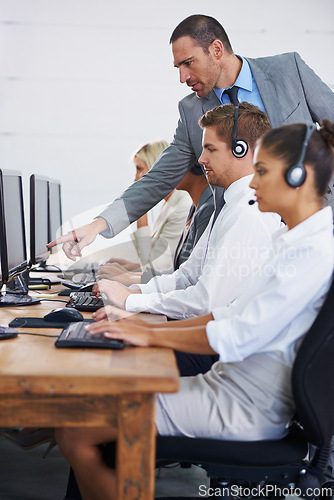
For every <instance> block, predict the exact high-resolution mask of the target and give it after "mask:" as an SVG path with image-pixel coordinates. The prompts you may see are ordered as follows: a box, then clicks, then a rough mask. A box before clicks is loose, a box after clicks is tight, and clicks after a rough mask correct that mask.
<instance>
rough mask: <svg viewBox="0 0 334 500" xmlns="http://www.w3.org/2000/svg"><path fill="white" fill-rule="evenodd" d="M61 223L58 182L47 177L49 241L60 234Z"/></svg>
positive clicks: (59, 187)
mask: <svg viewBox="0 0 334 500" xmlns="http://www.w3.org/2000/svg"><path fill="white" fill-rule="evenodd" d="M62 223H63V219H62V207H61V186H60V182H59V181H56V180H54V179H49V241H53V240H55V239H56V238H57V236H61V232H59V231H61V226H62Z"/></svg>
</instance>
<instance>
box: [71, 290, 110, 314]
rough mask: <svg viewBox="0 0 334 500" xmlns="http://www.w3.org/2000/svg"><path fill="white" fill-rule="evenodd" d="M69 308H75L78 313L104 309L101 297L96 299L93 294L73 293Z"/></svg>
mask: <svg viewBox="0 0 334 500" xmlns="http://www.w3.org/2000/svg"><path fill="white" fill-rule="evenodd" d="M67 307H74V308H75V309H78V311H87V312H94V311H97V310H98V309H100V308H101V307H104V302H103V299H102V298H101V297H95V295H92V294H91V292H71V293H70V300H69V301H68V302H67Z"/></svg>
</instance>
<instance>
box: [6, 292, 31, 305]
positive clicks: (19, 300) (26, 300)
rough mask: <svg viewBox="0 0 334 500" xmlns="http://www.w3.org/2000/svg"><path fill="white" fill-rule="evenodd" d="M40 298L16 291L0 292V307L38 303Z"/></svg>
mask: <svg viewBox="0 0 334 500" xmlns="http://www.w3.org/2000/svg"><path fill="white" fill-rule="evenodd" d="M39 303H40V299H38V298H37V297H30V296H29V295H20V294H16V293H6V294H0V307H11V306H13V307H14V306H29V305H33V304H39Z"/></svg>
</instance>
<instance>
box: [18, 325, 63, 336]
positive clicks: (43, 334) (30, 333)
mask: <svg viewBox="0 0 334 500" xmlns="http://www.w3.org/2000/svg"><path fill="white" fill-rule="evenodd" d="M19 328H21V327H19ZM18 335H36V336H37V337H54V338H58V337H59V335H47V334H46V333H32V332H18Z"/></svg>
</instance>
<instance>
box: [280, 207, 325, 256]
mask: <svg viewBox="0 0 334 500" xmlns="http://www.w3.org/2000/svg"><path fill="white" fill-rule="evenodd" d="M326 227H330V228H332V227H333V213H332V209H331V207H325V208H323V209H321V210H319V211H318V212H316V213H315V214H313V215H311V216H310V217H308V218H307V219H305V220H304V221H303V222H301V223H300V224H297V226H295V227H294V228H293V229H290V230H288V227H287V226H285V227H284V228H282V229H280V230H279V231H278V232H277V233H276V234H275V237H274V247H275V248H277V249H279V248H280V247H282V246H286V247H287V246H294V245H296V243H298V241H299V240H301V239H303V240H305V235H307V234H309V235H310V237H312V239H313V238H314V237H315V236H314V235H315V233H317V232H319V231H322V230H323V229H325V228H326Z"/></svg>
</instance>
